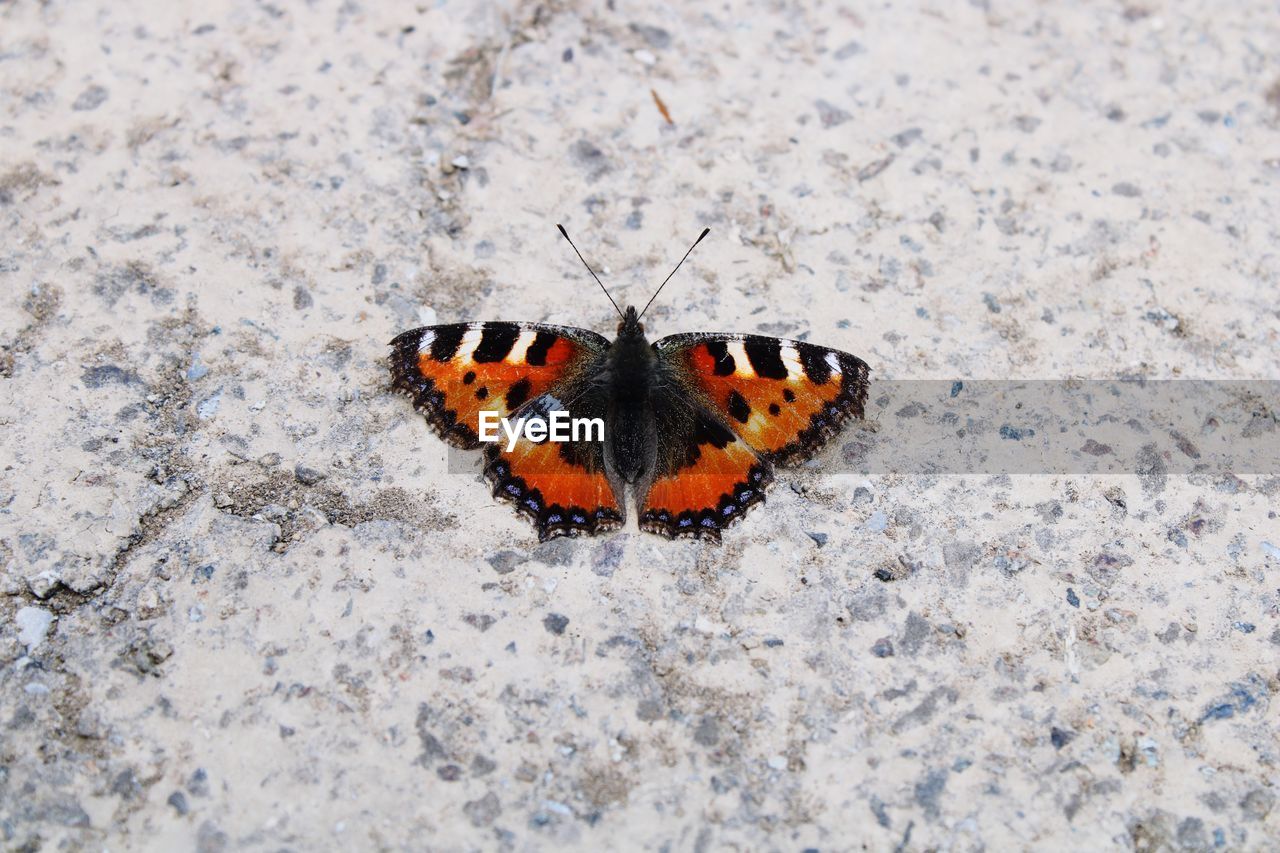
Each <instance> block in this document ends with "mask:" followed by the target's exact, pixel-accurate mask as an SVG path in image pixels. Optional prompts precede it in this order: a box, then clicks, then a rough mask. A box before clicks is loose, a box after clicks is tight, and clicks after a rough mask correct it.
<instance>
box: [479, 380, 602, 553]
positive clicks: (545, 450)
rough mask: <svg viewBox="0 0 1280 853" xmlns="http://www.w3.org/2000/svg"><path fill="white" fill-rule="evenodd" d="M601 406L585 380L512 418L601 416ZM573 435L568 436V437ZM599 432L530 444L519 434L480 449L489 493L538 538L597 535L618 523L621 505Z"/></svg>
mask: <svg viewBox="0 0 1280 853" xmlns="http://www.w3.org/2000/svg"><path fill="white" fill-rule="evenodd" d="M606 405H607V404H606V402H605V400H604V399H603V396H602V394H601V393H600V391H599V390H598V388H597V387H595V386H593V385H592V383H591V381H590V376H585V377H583V378H581V379H576V380H574V381H571V382H568V383H564V384H562V385H560V386H557V389H556V391H555V393H547V394H543V395H541V396H539V397H536V398H534V399H533V400H530V401H529V402H528V403H526V404H525V405H524V406H522V407H521V408H520V409H519V410H518V411H517V412H516V418H543V419H545V418H547V417H548V415H549V413H550V412H553V411H557V410H561V411H564V412H566V413H567V414H568V415H569V417H570V418H584V419H591V418H601V419H603V417H604V412H605V408H606ZM571 436H572V433H571ZM599 438H600V436H599V434H596V435H587V434H586V430H585V429H583V430H582V431H581V432H580V433H579V436H578V438H577V439H576V440H572V439H571V440H570V441H565V442H555V441H541V442H534V441H531V440H529V439H528V438H526V437H525V436H524V435H521V436H520V438H518V439H517V441H516V443H515V445H514V447H511V449H508V444H507V442H506V441H505V439H504V440H503V441H502V442H500V443H497V444H490V445H489V446H488V447H486V448H485V476H486V477H487V478H488V479H489V482H490V483H492V484H493V493H494V495H495V496H497V497H501V498H505V499H506V500H509V501H511V502H512V503H514V504H515V505H516V509H517V510H519V511H520V512H521V513H522V514H524V515H526V516H528V517H529V519H530V520H531V521H532V522H533V524H534V526H535V527H536V528H537V529H538V539H539V540H540V541H546V540H547V539H550V538H552V537H554V536H563V535H570V536H573V535H577V534H578V533H587V534H594V533H601V532H603V531H605V530H612V529H614V528H616V527H620V526H621V525H622V521H623V517H624V512H623V509H622V503H621V501H620V499H619V497H618V496H617V495H615V494H614V491H613V488H612V486H611V485H610V483H609V478H608V477H607V475H606V473H605V465H604V445H603V442H601V441H600V440H599Z"/></svg>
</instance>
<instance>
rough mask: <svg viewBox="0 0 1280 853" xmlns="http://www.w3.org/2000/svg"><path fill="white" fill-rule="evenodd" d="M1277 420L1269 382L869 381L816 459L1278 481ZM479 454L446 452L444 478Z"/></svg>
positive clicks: (866, 468)
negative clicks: (859, 409)
mask: <svg viewBox="0 0 1280 853" xmlns="http://www.w3.org/2000/svg"><path fill="white" fill-rule="evenodd" d="M1278 419H1280V381H1273V380H1194V379H1186V380H1183V379H1175V380H1140V379H1132V380H1126V379H1115V380H1111V379H1107V380H1101V379H1079V380H902V381H895V380H885V381H879V382H875V381H873V382H872V385H871V391H870V395H869V396H868V399H867V412H866V419H865V421H861V422H856V421H855V422H853V423H850V424H848V425H847V426H846V427H845V429H844V430H843V431H841V432H840V433H839V434H838V435H836V436H835V437H834V438H833V439H831V441H830V443H831V444H833V445H835V447H834V448H827V449H824V451H823V452H822V453H821V454H820V456H819V459H820V460H821V463H822V464H823V465H824V467H826V468H827V469H828V470H833V471H839V470H843V471H844V472H846V473H860V474H864V475H868V476H871V475H883V474H929V475H947V474H986V475H998V474H1011V475H1015V474H1039V475H1044V474H1062V475H1108V474H1113V475H1114V474H1128V475H1138V476H1142V477H1156V478H1162V477H1167V476H1171V475H1188V474H1202V475H1211V476H1226V475H1234V476H1237V477H1244V476H1250V475H1277V474H1280V424H1278V423H1277V420H1278ZM477 456H478V454H475V453H469V452H466V451H459V450H456V449H453V448H451V449H450V453H449V471H450V472H454V473H468V474H474V473H475V472H476V471H477ZM561 470H563V469H561ZM548 473H551V472H548Z"/></svg>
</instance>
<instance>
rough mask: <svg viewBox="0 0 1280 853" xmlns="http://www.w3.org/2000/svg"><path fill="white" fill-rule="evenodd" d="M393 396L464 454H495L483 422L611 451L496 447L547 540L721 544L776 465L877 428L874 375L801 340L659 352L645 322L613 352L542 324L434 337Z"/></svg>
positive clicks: (682, 339)
mask: <svg viewBox="0 0 1280 853" xmlns="http://www.w3.org/2000/svg"><path fill="white" fill-rule="evenodd" d="M391 347H392V356H391V362H390V367H391V376H392V384H393V386H394V387H395V388H396V389H397V390H400V391H402V392H405V393H407V394H408V395H409V396H411V397H412V398H413V400H414V403H415V405H416V407H417V408H418V409H419V411H421V412H423V414H425V415H426V417H427V420H428V421H429V422H430V423H431V425H432V426H433V427H434V428H435V430H436V431H437V432H438V433H439V434H440V435H441V436H442V437H443V438H445V439H446V440H448V441H450V442H451V443H453V444H455V445H458V446H461V447H465V448H476V447H479V446H481V442H480V440H479V429H478V421H479V418H480V415H481V413H483V412H492V413H496V414H498V415H501V416H503V417H508V418H512V419H528V418H548V417H549V416H550V413H551V412H554V411H557V410H558V411H565V412H568V413H569V414H570V415H571V416H572V417H575V418H586V419H594V418H598V419H600V420H601V421H603V424H604V437H603V441H599V440H574V441H566V442H552V441H545V442H535V441H531V440H529V439H528V438H527V437H522V438H520V439H519V440H518V441H516V442H515V443H513V444H512V445H511V446H507V445H505V444H499V443H490V444H488V445H487V446H485V450H484V453H485V476H486V477H487V478H488V480H489V481H490V483H492V485H493V489H494V494H495V495H496V496H498V497H502V498H504V499H506V500H510V501H512V502H513V503H514V504H515V505H516V508H517V509H518V510H519V511H520V512H521V513H523V514H525V515H527V516H528V517H529V518H530V519H531V520H532V521H533V523H534V525H535V527H536V528H537V530H538V535H539V538H540V539H542V540H546V539H548V538H551V537H553V536H560V535H577V534H581V533H585V534H595V533H600V532H603V531H607V530H612V529H615V528H617V527H619V526H621V525H622V523H623V521H624V519H625V517H626V510H625V507H626V506H627V504H628V503H631V502H634V504H635V506H636V508H637V512H638V515H639V524H640V527H641V529H642V530H646V531H649V532H653V533H658V534H661V535H664V536H668V537H673V538H674V537H678V536H690V537H696V538H701V539H712V540H719V538H720V531H721V530H723V529H724V528H726V527H728V526H729V525H731V524H732V523H733V522H734V521H736V520H737V519H738V518H740V517H741V516H742V515H743V514H744V513H746V511H747V510H748V509H750V508H751V507H752V506H754V505H755V504H757V503H760V502H762V501H763V500H764V490H765V488H766V487H767V486H768V485H769V483H770V482H771V480H772V478H773V468H774V466H775V465H794V464H797V463H799V462H802V461H804V460H805V459H807V458H809V457H810V456H812V455H813V454H814V453H815V452H816V451H817V450H818V449H819V448H820V447H821V445H822V444H824V443H825V442H826V440H827V439H828V438H830V437H831V436H832V435H834V434H835V432H836V431H837V430H838V429H839V428H840V426H841V425H842V424H843V423H844V422H845V421H846V420H847V419H849V418H851V417H861V416H862V414H863V405H864V402H865V400H866V395H867V377H868V372H869V369H868V367H867V365H866V363H865V362H863V361H862V360H861V359H859V358H857V357H855V356H852V355H849V354H848V353H844V352H840V351H838V350H833V349H827V348H825V347H819V346H815V345H813V344H809V343H805V342H801V341H789V340H782V339H778V338H769V337H763V336H757V335H741V334H708V333H691V334H683V335H672V336H670V337H666V338H662V339H660V340H658V341H656V342H653V343H650V342H649V340H648V339H647V338H646V336H645V333H644V327H643V326H642V325H641V324H640V321H639V317H638V315H637V312H636V310H635V308H628V309H627V310H626V312H625V314H623V318H622V322H621V323H620V324H619V326H618V334H617V337H616V338H615V339H614V340H613V341H609V340H607V339H606V338H604V337H602V336H600V335H598V334H596V333H594V332H590V331H587V330H585V329H576V328H572V327H568V326H550V325H543V324H533V323H505V322H488V323H464V324H452V325H444V326H428V327H424V328H421V329H413V330H411V331H408V332H405V333H403V334H401V335H399V336H398V337H396V338H395V340H393V341H392V342H391Z"/></svg>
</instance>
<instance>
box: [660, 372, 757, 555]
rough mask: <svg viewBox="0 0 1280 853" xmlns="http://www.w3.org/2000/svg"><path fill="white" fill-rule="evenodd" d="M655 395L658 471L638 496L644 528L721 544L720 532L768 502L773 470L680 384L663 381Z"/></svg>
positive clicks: (667, 534) (718, 417) (672, 535)
mask: <svg viewBox="0 0 1280 853" xmlns="http://www.w3.org/2000/svg"><path fill="white" fill-rule="evenodd" d="M673 378H674V377H673ZM655 394H656V397H655V399H654V417H655V421H656V424H655V427H656V431H657V437H658V454H657V469H656V471H655V472H654V473H655V476H654V478H653V481H652V484H651V485H650V486H649V488H648V491H647V493H646V494H643V495H640V496H639V499H640V527H641V529H642V530H647V531H649V532H652V533H661V534H663V535H666V536H670V537H677V536H692V537H695V538H699V539H713V540H717V541H718V540H719V539H720V531H721V530H723V529H724V528H726V527H728V526H729V525H730V524H732V523H733V522H735V521H737V520H738V519H739V518H741V517H742V515H743V514H745V513H746V511H747V510H748V509H750V508H751V507H752V506H754V505H755V504H757V503H760V502H761V501H763V500H764V490H765V488H766V487H767V486H768V485H769V483H770V481H771V480H772V479H773V474H772V471H771V466H770V464H769V462H768V460H766V459H762V458H760V457H759V456H758V455H757V454H756V452H755V451H753V450H752V449H751V448H750V447H749V446H747V444H746V443H745V442H744V441H743V440H742V439H740V438H739V437H738V436H736V435H735V434H734V433H733V430H731V429H729V427H728V426H727V425H726V424H725V422H724V421H723V419H722V418H721V417H720V416H719V415H717V414H716V413H715V412H714V411H711V410H710V409H708V408H707V407H706V406H704V405H702V404H701V402H699V401H698V400H697V398H696V397H695V396H692V395H689V394H687V393H684V392H683V389H682V388H681V386H680V385H679V384H678V382H662V383H659V385H658V388H657V389H656V391H655Z"/></svg>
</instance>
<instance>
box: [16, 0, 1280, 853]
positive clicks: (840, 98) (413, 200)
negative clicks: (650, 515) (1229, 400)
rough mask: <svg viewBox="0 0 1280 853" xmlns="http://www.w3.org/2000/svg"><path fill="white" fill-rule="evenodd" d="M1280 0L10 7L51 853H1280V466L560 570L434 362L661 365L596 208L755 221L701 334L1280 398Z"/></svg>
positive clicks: (626, 223) (727, 238)
mask: <svg viewBox="0 0 1280 853" xmlns="http://www.w3.org/2000/svg"><path fill="white" fill-rule="evenodd" d="M1276 12H1277V10H1276V7H1275V4H1274V3H1269V2H1260V0H1255V2H1246V3H1236V4H1216V3H1208V2H1178V3H1174V2H1160V0H1151V2H1135V3H1132V4H1124V3H1112V2H1107V3H1103V2H1094V3H1082V4H1065V3H1063V4H1049V3H1014V2H1000V0H992V2H990V3H987V2H972V3H970V4H967V5H963V4H950V3H905V4H895V5H889V4H847V5H842V4H833V3H817V2H815V3H811V4H801V3H772V2H766V3H754V4H719V3H717V4H688V5H685V4H660V3H651V4H643V3H628V2H622V0H619V2H617V3H614V2H608V3H586V2H549V3H507V4H495V5H487V4H486V5H483V6H482V5H479V4H475V5H473V4H467V3H422V4H417V5H412V4H392V3H373V2H355V1H354V0H347V2H341V3H333V2H315V3H308V4H301V3H287V2H275V3H269V2H260V3H250V2H229V0H207V2H204V3H201V4H177V3H173V4H168V3H166V4H161V3H106V2H66V3H63V2H48V3H37V2H28V0H18V1H17V2H6V3H0V234H2V235H3V239H2V241H0V287H2V293H3V296H2V303H0V345H2V347H3V348H2V349H0V375H2V376H3V378H2V379H0V469H2V470H3V477H2V478H0V567H2V568H0V586H2V591H3V593H4V595H3V596H2V597H0V665H2V668H0V838H2V839H3V845H4V846H5V847H6V848H12V849H23V850H36V849H47V850H55V849H95V850H97V849H111V850H120V849H191V848H196V849H199V850H202V851H217V850H223V849H227V850H231V849H249V850H260V849H261V850H267V849H269V850H282V849H296V850H312V849H337V848H343V849H389V850H401V849H422V848H431V849H440V850H464V849H489V848H498V847H502V848H509V849H519V850H538V849H552V850H553V849H557V848H560V847H565V846H569V847H575V846H580V847H582V848H592V849H636V848H641V847H644V848H648V849H669V850H716V849H740V850H747V849H750V850H774V849H776V850H801V849H805V848H817V849H820V850H824V851H827V850H858V849H869V850H890V849H902V850H933V849H954V850H978V849H991V850H1004V849H1030V848H1039V849H1063V848H1067V847H1074V848H1078V849H1089V848H1092V849H1099V848H1111V849H1134V850H1157V849H1160V850H1165V849H1172V850H1201V849H1228V850H1264V849H1274V844H1275V839H1276V838H1277V836H1280V808H1278V807H1277V806H1276V785H1277V781H1278V778H1280V776H1278V773H1277V761H1278V760H1280V746H1278V745H1277V738H1276V734H1275V733H1276V727H1277V722H1278V718H1277V712H1276V708H1277V705H1272V704H1271V702H1272V700H1273V699H1274V698H1275V694H1276V692H1277V689H1278V687H1280V682H1278V680H1277V678H1278V670H1280V666H1278V664H1277V661H1280V623H1278V622H1277V615H1278V612H1280V598H1278V592H1277V587H1280V582H1278V580H1280V525H1278V524H1277V521H1276V517H1275V512H1274V510H1273V509H1272V507H1273V506H1274V503H1275V500H1276V495H1277V492H1278V491H1280V478H1278V477H1277V474H1276V472H1269V473H1264V474H1256V475H1248V476H1242V477H1237V478H1232V479H1231V480H1228V481H1211V480H1209V479H1206V478H1204V477H1196V476H1173V475H1170V476H1155V475H1153V474H1152V472H1151V471H1147V472H1145V473H1144V475H1143V476H1142V477H1139V476H1137V474H1136V473H1135V475H1133V476H1117V477H1072V476H1065V475H1063V476H1042V477H1034V476H1015V477H1009V476H995V477H991V476H983V475H981V474H976V475H970V476H950V477H926V476H913V477H903V476H892V475H883V476H876V475H871V476H862V475H858V474H854V473H851V472H850V466H849V464H848V461H847V459H846V456H845V455H844V454H843V453H842V451H841V450H840V449H838V448H837V449H833V450H832V452H830V453H829V454H826V455H825V456H823V457H821V458H820V459H819V460H818V462H817V463H816V464H813V465H811V466H809V467H806V468H804V469H801V470H799V471H794V472H790V473H783V474H782V475H781V476H780V477H779V482H778V484H777V485H776V486H775V488H774V489H773V491H772V493H771V496H770V500H769V504H768V506H767V507H765V508H763V509H761V510H759V511H757V512H755V513H753V514H752V515H751V516H750V517H749V518H748V519H746V520H745V521H744V522H743V523H742V524H740V525H739V526H737V527H736V528H734V529H733V530H731V531H729V532H728V533H727V534H726V537H725V543H724V544H723V545H722V546H720V547H718V548H717V547H712V546H708V545H705V544H698V543H690V542H676V543H671V542H666V541H662V540H659V539H657V538H655V537H652V536H648V535H645V536H641V535H638V534H635V533H631V534H626V533H623V534H620V535H616V536H612V537H609V538H604V539H593V540H574V541H569V540H560V541H555V542H551V543H548V544H546V545H542V546H538V545H536V542H535V540H534V538H533V536H532V532H531V528H530V527H529V526H528V525H526V524H525V523H524V522H523V521H522V520H520V519H519V518H517V517H516V516H515V514H514V513H513V512H512V511H511V509H510V508H509V507H508V506H506V505H501V504H498V503H495V502H494V501H493V500H491V499H490V498H489V496H488V494H487V492H486V490H485V489H484V487H483V486H481V485H480V484H479V481H478V475H476V474H449V473H447V470H446V469H447V463H446V453H445V449H444V447H443V445H442V444H441V443H440V442H439V441H438V440H436V439H435V437H434V436H432V435H430V434H429V433H428V431H427V429H426V426H425V425H424V423H423V421H422V419H421V418H420V417H419V416H417V415H416V414H414V413H413V412H412V410H411V408H410V406H409V405H408V403H407V402H406V401H405V400H404V399H403V398H400V397H396V396H393V395H391V394H389V393H388V392H387V377H386V368H385V355H386V342H387V341H388V340H389V339H390V338H391V337H392V335H394V334H395V333H396V332H399V331H402V330H404V329H406V328H410V327H412V326H415V325H420V324H422V323H424V322H434V321H437V320H438V321H441V322H446V321H456V320H470V319H532V320H545V321H552V322H561V323H571V324H574V325H583V326H590V327H593V328H596V329H599V330H602V331H611V330H612V328H613V325H614V321H613V320H611V309H610V308H609V306H608V304H607V302H605V301H604V299H603V297H602V296H601V295H600V294H599V293H598V292H597V291H596V289H595V285H594V283H592V282H591V281H590V279H589V278H587V277H586V275H585V274H584V273H583V272H582V270H581V269H580V267H579V265H578V261H577V260H576V258H574V257H573V255H572V254H571V253H570V252H569V251H568V250H567V247H566V246H564V245H563V243H562V241H561V240H560V238H559V236H558V235H557V234H556V232H555V230H554V227H553V225H554V223H555V222H557V221H562V222H564V223H565V225H566V226H567V227H568V228H569V229H570V233H572V234H573V235H574V236H575V239H576V240H577V242H578V244H579V246H581V247H582V248H583V250H584V252H585V253H586V254H587V256H588V257H589V258H592V259H593V260H595V261H596V262H597V263H598V264H599V265H600V266H601V267H603V268H604V272H603V273H602V275H604V276H605V277H606V280H607V281H609V282H610V283H611V285H612V286H613V287H615V288H616V290H617V293H618V296H619V299H620V301H621V300H623V299H626V300H630V301H638V300H639V299H641V298H644V297H647V295H648V293H649V291H650V289H651V288H652V287H653V286H655V285H656V283H657V282H658V281H660V280H661V277H662V276H663V275H665V273H666V271H667V270H668V269H669V268H670V264H671V263H672V262H673V261H674V260H675V259H676V258H677V257H678V256H679V253H680V252H681V251H683V249H684V247H685V246H686V245H687V244H688V242H689V240H691V239H692V238H693V237H694V236H696V234H697V232H698V231H699V229H700V228H702V227H704V226H710V227H711V228H712V229H713V230H712V235H711V237H709V238H708V240H707V241H706V242H704V244H703V245H702V246H701V247H700V248H699V250H698V252H697V253H696V254H695V255H694V256H693V257H692V258H691V259H690V261H689V263H688V264H687V265H686V267H685V270H684V271H683V272H682V273H681V275H680V276H679V277H678V278H677V279H676V280H675V281H673V282H672V284H671V285H670V286H669V287H668V288H667V291H666V292H665V293H664V294H663V297H662V299H661V301H660V303H659V304H657V305H656V306H655V308H654V309H653V311H651V313H650V315H649V317H648V318H647V320H648V325H649V328H650V330H651V332H652V333H656V334H667V333H672V332H678V331H690V330H698V329H714V330H725V331H730V330H731V331H755V332H764V333H771V334H781V335H791V336H804V337H806V339H808V340H811V341H814V342H819V343H826V344H829V345H832V346H836V347H840V348H843V349H847V350H849V351H851V352H854V353H857V354H859V355H861V356H862V357H863V358H865V359H866V360H867V361H868V362H869V363H870V364H871V365H872V367H873V369H874V371H875V373H874V374H873V379H881V380H883V379H903V378H931V379H950V378H954V377H972V378H1005V377H1023V378H1057V377H1070V376H1078V377H1112V376H1117V375H1147V376H1151V377H1157V378H1171V377H1197V378H1276V377H1277V361H1278V358H1277V352H1278V348H1277V337H1278V333H1280V316H1278V315H1277V308H1276V306H1277V302H1278V301H1280V300H1277V292H1278V290H1280V253H1278V252H1277V249H1276V246H1277V245H1278V242H1277V240H1278V237H1280V235H1278V234H1277V223H1280V209H1278V208H1280V194H1277V180H1278V179H1280V136H1278V135H1277V130H1278V129H1280V124H1278V122H1280V115H1278V111H1280V54H1277V51H1276V45H1277V44H1280V16H1278V15H1277V13H1276ZM659 99H660V101H661V104H662V107H663V108H664V109H665V110H666V111H667V113H668V114H669V116H670V121H668V120H667V119H666V118H665V117H664V115H663V113H662V111H661V110H660V108H659ZM872 396H873V401H874V398H875V392H874V389H873V392H872ZM1258 406H1259V409H1258V417H1259V418H1262V419H1263V421H1264V422H1266V423H1269V424H1270V428H1274V421H1275V412H1276V408H1275V401H1274V400H1272V401H1265V400H1263V401H1259V402H1258ZM870 415H871V417H870V421H869V423H868V425H867V426H866V427H865V429H871V430H876V431H877V433H876V434H877V435H878V436H882V437H883V436H886V435H892V432H893V431H894V430H895V429H909V423H906V422H905V421H904V419H903V418H901V417H899V416H897V415H895V413H894V412H892V411H887V410H884V409H883V408H882V407H880V408H877V407H876V406H874V405H873V406H872V410H871V412H870ZM856 437H857V430H855V431H854V432H853V433H851V434H850V439H851V441H856Z"/></svg>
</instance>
